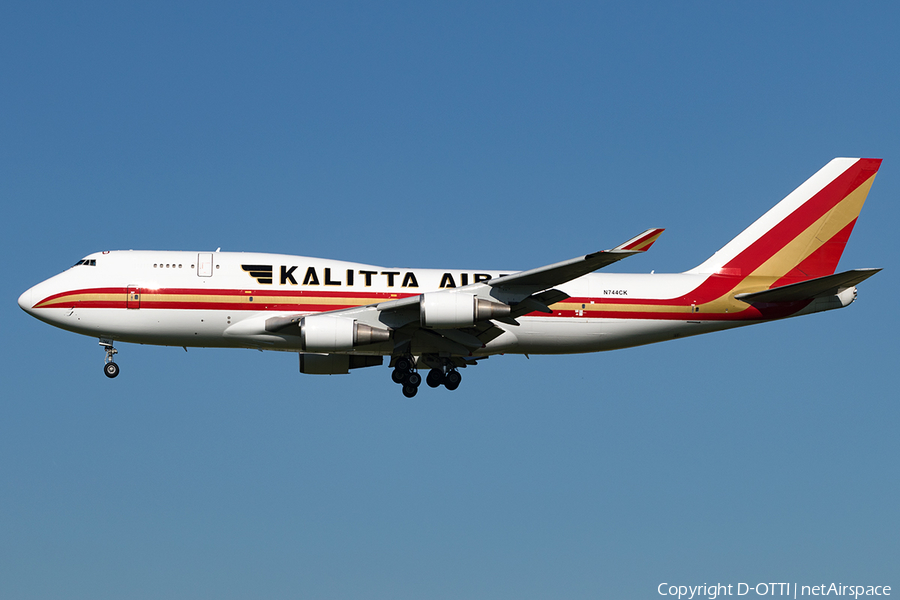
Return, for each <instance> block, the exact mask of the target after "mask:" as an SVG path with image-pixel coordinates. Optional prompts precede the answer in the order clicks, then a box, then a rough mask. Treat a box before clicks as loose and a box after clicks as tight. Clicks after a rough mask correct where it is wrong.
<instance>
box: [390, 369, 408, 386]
mask: <svg viewBox="0 0 900 600" xmlns="http://www.w3.org/2000/svg"><path fill="white" fill-rule="evenodd" d="M407 377H409V371H404V370H402V369H394V371H393V372H392V373H391V381H393V382H394V383H403V384H405V383H406V378H407Z"/></svg>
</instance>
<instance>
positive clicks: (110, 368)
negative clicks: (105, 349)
mask: <svg viewBox="0 0 900 600" xmlns="http://www.w3.org/2000/svg"><path fill="white" fill-rule="evenodd" d="M103 373H104V374H105V375H106V376H107V377H109V378H110V379H112V378H113V377H116V376H117V375H118V374H119V365H117V364H116V363H114V362H108V363H106V364H105V365H103Z"/></svg>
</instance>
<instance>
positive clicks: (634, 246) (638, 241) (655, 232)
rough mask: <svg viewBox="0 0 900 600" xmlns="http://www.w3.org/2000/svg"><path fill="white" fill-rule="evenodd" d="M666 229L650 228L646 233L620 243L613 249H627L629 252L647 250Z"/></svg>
mask: <svg viewBox="0 0 900 600" xmlns="http://www.w3.org/2000/svg"><path fill="white" fill-rule="evenodd" d="M663 231H665V229H648V230H647V231H645V232H644V233H642V234H640V235H637V236H635V237H633V238H631V239H630V240H628V241H627V242H625V243H624V244H619V245H618V246H616V247H615V248H613V250H627V251H629V252H646V251H647V250H649V249H650V246H652V245H653V242H655V241H656V240H657V238H658V237H659V236H660V235H662V232H663Z"/></svg>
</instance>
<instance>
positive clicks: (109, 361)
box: [100, 340, 119, 379]
mask: <svg viewBox="0 0 900 600" xmlns="http://www.w3.org/2000/svg"><path fill="white" fill-rule="evenodd" d="M100 345H101V346H103V349H104V350H106V363H105V364H104V365H103V373H104V374H105V375H106V376H107V377H109V378H110V379H112V378H113V377H116V376H117V375H118V374H119V365H117V364H116V363H114V362H113V356H115V355H116V354H118V353H119V351H118V350H116V349H115V348H113V343H112V340H100Z"/></svg>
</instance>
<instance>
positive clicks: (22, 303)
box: [19, 288, 34, 313]
mask: <svg viewBox="0 0 900 600" xmlns="http://www.w3.org/2000/svg"><path fill="white" fill-rule="evenodd" d="M33 289H34V288H28V289H27V290H25V292H24V293H22V295H21V296H19V307H21V309H22V310H24V311H25V312H27V313H30V312H31V308H32V307H33V306H34V303H33V302H32V301H31V295H32V290H33Z"/></svg>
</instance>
